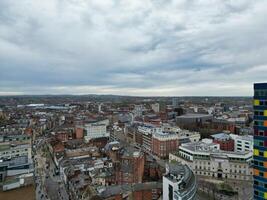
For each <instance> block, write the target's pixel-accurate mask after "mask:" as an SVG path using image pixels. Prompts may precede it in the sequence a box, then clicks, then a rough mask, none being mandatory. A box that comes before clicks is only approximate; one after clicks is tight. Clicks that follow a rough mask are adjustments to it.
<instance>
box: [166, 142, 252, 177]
mask: <svg viewBox="0 0 267 200" xmlns="http://www.w3.org/2000/svg"><path fill="white" fill-rule="evenodd" d="M169 160H170V161H171V160H175V161H178V162H181V163H183V164H186V165H188V166H189V167H190V168H191V169H192V170H193V171H194V173H195V174H196V175H200V176H208V177H214V178H219V179H220V178H222V179H235V180H252V179H253V168H252V160H253V154H252V152H249V151H244V152H232V151H222V150H220V149H219V144H214V143H210V142H208V143H206V142H203V141H201V142H196V143H186V144H182V145H181V146H180V147H179V151H178V152H177V153H174V154H169Z"/></svg>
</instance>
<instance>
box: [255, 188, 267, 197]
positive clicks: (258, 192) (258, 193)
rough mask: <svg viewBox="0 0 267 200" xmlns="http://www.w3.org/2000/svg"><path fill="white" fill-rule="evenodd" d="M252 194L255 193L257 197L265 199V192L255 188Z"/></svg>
mask: <svg viewBox="0 0 267 200" xmlns="http://www.w3.org/2000/svg"><path fill="white" fill-rule="evenodd" d="M254 194H255V195H256V196H258V197H261V198H264V199H267V192H260V191H257V190H255V191H254Z"/></svg>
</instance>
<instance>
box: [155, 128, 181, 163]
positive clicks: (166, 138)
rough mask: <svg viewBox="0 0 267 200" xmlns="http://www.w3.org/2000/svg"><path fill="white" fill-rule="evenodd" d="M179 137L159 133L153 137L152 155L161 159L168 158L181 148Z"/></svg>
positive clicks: (173, 134) (174, 134)
mask: <svg viewBox="0 0 267 200" xmlns="http://www.w3.org/2000/svg"><path fill="white" fill-rule="evenodd" d="M178 139H179V137H178V135H177V134H176V133H171V132H158V133H155V134H154V135H153V136H152V153H153V154H155V155H157V156H158V157H160V158H167V157H168V156H169V153H171V152H174V151H176V150H177V149H178V147H179V142H178Z"/></svg>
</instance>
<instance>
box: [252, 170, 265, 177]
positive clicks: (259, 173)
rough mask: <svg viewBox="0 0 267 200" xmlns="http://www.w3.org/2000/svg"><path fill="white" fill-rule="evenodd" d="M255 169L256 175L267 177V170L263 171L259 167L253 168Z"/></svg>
mask: <svg viewBox="0 0 267 200" xmlns="http://www.w3.org/2000/svg"><path fill="white" fill-rule="evenodd" d="M253 171H254V175H255V176H260V177H264V178H267V172H262V171H260V170H258V169H253Z"/></svg>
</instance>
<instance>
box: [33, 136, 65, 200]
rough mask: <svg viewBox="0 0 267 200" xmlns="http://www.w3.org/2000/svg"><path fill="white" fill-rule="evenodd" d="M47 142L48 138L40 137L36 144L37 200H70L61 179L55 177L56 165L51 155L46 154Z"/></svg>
mask: <svg viewBox="0 0 267 200" xmlns="http://www.w3.org/2000/svg"><path fill="white" fill-rule="evenodd" d="M46 141H47V139H46V138H44V137H40V138H37V139H36V141H35V142H34V144H35V150H34V161H35V162H34V163H35V185H36V199H37V200H58V199H62V200H69V196H68V193H67V191H66V189H65V185H64V184H63V183H62V181H61V180H60V177H59V176H56V175H55V165H54V163H53V161H52V158H51V156H50V153H45V150H44V149H45V144H46ZM47 163H49V165H47Z"/></svg>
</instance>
